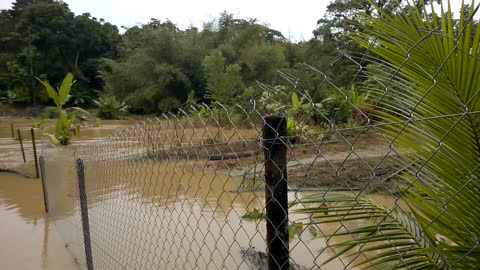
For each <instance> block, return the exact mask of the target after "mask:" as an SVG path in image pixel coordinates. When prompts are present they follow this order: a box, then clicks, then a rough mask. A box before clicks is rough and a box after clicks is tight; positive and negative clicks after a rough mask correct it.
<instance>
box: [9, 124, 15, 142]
mask: <svg viewBox="0 0 480 270" xmlns="http://www.w3.org/2000/svg"><path fill="white" fill-rule="evenodd" d="M10 129H11V130H12V139H15V132H14V131H13V123H11V124H10Z"/></svg>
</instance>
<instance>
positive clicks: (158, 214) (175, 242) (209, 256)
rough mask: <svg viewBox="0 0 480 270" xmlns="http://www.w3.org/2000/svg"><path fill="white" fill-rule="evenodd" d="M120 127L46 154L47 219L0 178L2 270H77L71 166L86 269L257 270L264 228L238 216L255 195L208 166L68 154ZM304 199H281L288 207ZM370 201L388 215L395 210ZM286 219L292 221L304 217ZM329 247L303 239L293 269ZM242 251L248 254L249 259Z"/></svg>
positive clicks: (251, 186) (338, 264) (100, 152)
mask: <svg viewBox="0 0 480 270" xmlns="http://www.w3.org/2000/svg"><path fill="white" fill-rule="evenodd" d="M123 124H124V123H121V124H118V125H115V124H113V123H112V124H111V125H110V126H105V127H103V128H97V129H95V128H87V129H85V130H84V131H83V132H82V140H77V141H74V143H73V146H71V147H67V148H63V150H60V151H59V150H58V149H55V150H52V149H50V151H48V150H47V152H46V154H47V155H46V171H47V190H48V198H49V205H50V213H49V216H48V217H47V216H46V215H45V214H44V210H43V198H42V192H41V184H40V181H38V180H29V179H25V178H22V177H19V176H15V175H12V174H0V228H1V229H0V230H1V231H0V240H1V244H0V269H77V268H85V257H84V246H83V235H82V231H81V227H82V222H81V217H80V206H79V198H78V184H77V177H76V170H75V158H77V157H81V158H83V159H84V164H85V178H86V179H85V182H86V189H87V196H88V211H89V220H90V234H91V236H92V250H93V261H94V266H96V267H97V268H98V269H145V267H146V266H150V267H151V269H255V268H257V267H260V266H259V265H256V262H255V258H253V259H252V258H250V257H255V256H256V255H258V256H260V257H261V256H262V255H261V254H264V252H265V250H266V244H265V238H266V224H265V221H264V220H248V219H244V218H243V215H245V214H246V213H247V212H248V211H252V210H254V209H260V210H263V209H264V206H265V203H264V201H265V195H264V190H263V187H261V185H259V184H258V182H257V183H251V181H250V180H251V179H246V178H245V175H241V174H238V172H236V173H233V171H231V170H229V169H228V168H227V169H226V168H223V167H222V168H219V167H218V166H217V165H218V164H217V165H215V164H212V163H211V162H209V161H208V160H206V159H199V160H188V159H184V160H182V159H165V160H151V159H143V158H141V159H137V158H132V156H134V155H133V154H131V153H127V154H125V153H124V152H125V151H126V152H128V151H133V150H131V149H130V150H129V149H127V148H128V147H125V149H121V150H118V149H117V150H115V151H121V152H122V154H125V155H126V156H128V157H129V158H112V159H108V158H105V153H108V155H113V154H114V153H115V152H108V151H112V150H111V149H109V150H108V149H102V148H101V147H92V148H91V149H88V151H83V152H81V153H78V152H75V154H74V149H76V148H77V147H78V146H79V145H84V144H88V143H92V142H94V141H96V140H97V139H98V138H99V137H102V136H105V135H107V134H109V133H111V132H112V130H113V128H117V127H121V126H122V125H123ZM3 135H5V136H8V132H2V136H3ZM5 136H4V137H5ZM198 140H199V141H200V140H201V138H200V139H198ZM120 144H121V142H120ZM107 150H108V151H107ZM136 150H138V149H136ZM12 151H13V150H12ZM133 152H135V151H133ZM140 152H142V150H140ZM134 154H135V153H134ZM120 156H121V155H120ZM112 157H114V156H112ZM224 165H225V164H224ZM244 169H245V168H244ZM251 169H253V168H246V169H245V170H246V171H251ZM255 169H261V168H255ZM257 173H259V172H258V171H257ZM311 193H312V192H289V201H294V200H296V199H299V198H302V197H304V196H306V195H309V194H311ZM374 197H375V199H376V200H379V201H381V202H382V203H384V204H386V205H387V206H393V205H394V204H395V203H396V202H395V200H394V199H392V198H387V197H384V196H380V195H375V196H374ZM292 210H294V209H290V212H291V213H290V215H289V219H290V221H291V222H293V221H299V220H301V219H302V218H305V216H303V215H300V214H295V213H294V212H293V211H292ZM339 228H340V224H335V223H331V224H328V225H322V226H321V227H319V228H317V229H318V230H319V231H321V233H323V234H325V235H328V234H331V233H333V232H335V231H336V230H338V229H339ZM4 243H8V244H4ZM327 246H328V244H327V243H326V242H325V240H324V238H320V237H314V236H312V235H311V234H310V233H309V231H308V230H304V231H303V232H302V233H301V234H297V235H295V236H294V238H293V239H292V240H291V242H290V250H291V258H292V261H293V262H294V263H295V264H296V265H297V266H298V267H299V268H300V269H310V268H312V267H313V268H318V266H319V265H321V264H322V262H323V261H325V260H327V259H328V258H329V257H330V256H332V255H333V254H334V251H333V250H330V249H328V248H326V247H327ZM245 250H250V251H251V250H253V252H250V255H251V256H250V257H249V256H248V254H247V256H246V255H245V254H246V253H245ZM257 263H258V262H257ZM3 264H5V265H3ZM347 264H348V260H342V259H337V260H333V261H331V262H330V263H328V264H327V265H325V266H322V269H326V270H328V269H343V268H345V266H346V265H347Z"/></svg>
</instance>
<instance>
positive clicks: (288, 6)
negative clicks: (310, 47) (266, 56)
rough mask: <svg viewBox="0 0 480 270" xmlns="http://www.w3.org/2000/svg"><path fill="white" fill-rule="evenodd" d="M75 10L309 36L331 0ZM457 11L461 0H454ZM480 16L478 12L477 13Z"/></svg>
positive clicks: (181, 2)
mask: <svg viewBox="0 0 480 270" xmlns="http://www.w3.org/2000/svg"><path fill="white" fill-rule="evenodd" d="M12 2H13V1H12V0H0V9H9V8H10V7H11V3H12ZM65 2H66V3H68V5H69V6H70V9H71V10H72V11H73V12H75V14H82V13H85V12H89V13H90V14H91V15H92V16H94V17H97V18H103V19H105V20H106V21H108V22H110V23H112V24H115V25H117V26H118V27H119V28H120V26H122V25H125V26H135V25H137V24H143V23H146V22H148V21H149V20H150V18H157V19H159V20H161V21H164V20H166V19H167V18H168V19H170V20H171V21H172V22H174V23H176V24H177V25H178V26H179V27H180V28H182V29H185V28H187V27H188V26H190V25H194V26H197V27H199V28H200V27H201V26H202V22H205V21H209V20H212V19H214V18H218V15H219V14H220V13H221V12H222V11H224V10H225V11H227V12H229V13H232V14H234V17H235V18H241V19H246V18H251V17H253V18H257V19H258V21H259V22H260V23H267V24H268V25H269V26H270V27H271V28H273V29H276V30H279V31H281V32H282V34H283V35H284V36H285V37H287V38H288V37H290V39H291V40H294V41H300V40H302V39H304V40H308V39H309V38H311V37H312V31H313V29H315V25H316V22H317V20H318V19H319V18H321V17H322V16H323V15H324V13H325V9H326V6H327V5H328V3H329V2H330V0H297V1H279V0H203V1H199V0H196V1H194V0H170V1H165V0H164V1H160V0H66V1H65ZM444 2H446V0H444ZM450 2H451V3H452V9H453V10H454V11H457V10H458V9H459V7H460V5H461V2H462V1H461V0H451V1H450ZM466 2H470V1H469V0H467V1H466ZM477 3H478V1H477ZM477 17H478V16H477Z"/></svg>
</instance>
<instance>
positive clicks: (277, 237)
mask: <svg viewBox="0 0 480 270" xmlns="http://www.w3.org/2000/svg"><path fill="white" fill-rule="evenodd" d="M262 133H263V147H264V155H265V204H266V212H267V253H268V269H269V270H273V269H282V270H287V269H289V267H290V264H289V246H288V187H287V145H286V142H287V141H286V140H287V138H286V135H287V118H286V117H285V116H267V117H266V118H265V125H264V126H263V132H262Z"/></svg>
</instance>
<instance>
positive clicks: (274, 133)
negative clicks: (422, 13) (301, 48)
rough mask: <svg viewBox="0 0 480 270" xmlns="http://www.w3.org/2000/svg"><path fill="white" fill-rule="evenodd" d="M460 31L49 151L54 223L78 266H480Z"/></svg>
mask: <svg viewBox="0 0 480 270" xmlns="http://www.w3.org/2000/svg"><path fill="white" fill-rule="evenodd" d="M459 23H460V22H459ZM462 27H463V26H462V25H459V26H458V29H459V30H458V33H457V35H456V36H455V38H454V39H452V38H451V37H450V36H449V38H448V39H447V41H446V43H442V44H443V45H444V46H445V47H442V48H443V49H444V51H442V52H440V51H435V52H434V53H433V52H432V51H431V50H430V51H429V50H428V48H430V47H429V46H431V45H432V43H431V42H434V41H436V40H437V39H442V38H445V37H444V36H445V35H446V34H445V32H442V31H441V30H438V28H437V27H435V29H434V30H428V31H427V30H425V31H424V32H422V33H424V34H423V35H422V36H421V37H419V38H417V37H412V38H411V39H410V40H409V41H408V42H405V41H404V39H401V38H400V37H398V36H395V34H391V35H390V34H389V35H390V36H389V38H390V43H388V44H387V43H386V42H385V41H384V40H382V39H381V38H379V39H378V40H374V41H373V44H371V45H370V46H369V50H368V51H367V52H366V53H363V54H359V55H355V54H353V55H350V54H347V53H341V54H339V56H338V57H337V58H335V59H334V60H333V61H332V62H331V63H329V64H328V65H325V66H323V67H313V66H311V65H308V64H303V65H302V66H301V67H299V70H298V73H297V74H295V75H292V74H288V73H287V72H283V71H279V72H277V73H276V75H275V77H274V78H273V80H272V82H271V83H270V84H268V85H267V84H260V83H259V84H258V87H257V92H256V93H255V94H254V95H253V99H252V102H251V103H250V104H243V105H239V104H234V105H226V104H223V105H222V104H218V103H217V104H212V105H211V106H207V105H204V106H199V107H192V108H189V109H184V110H181V109H180V110H179V111H178V113H177V114H168V115H167V114H166V115H163V116H162V117H160V118H158V119H154V120H151V121H145V122H143V123H139V124H136V125H132V126H129V127H127V128H124V129H120V130H117V131H116V132H115V133H114V134H113V135H111V136H109V137H107V138H104V139H102V140H100V141H98V142H95V143H93V144H90V145H83V146H79V147H77V148H62V149H61V150H60V149H59V148H55V147H51V146H49V145H48V144H47V143H45V144H44V147H43V158H44V160H45V167H44V168H45V177H46V180H47V181H46V183H47V191H48V204H49V213H50V216H51V217H52V218H54V219H55V221H56V225H57V226H56V227H57V228H58V229H59V231H60V232H61V234H62V235H63V236H64V239H65V241H66V246H67V247H68V248H69V249H71V251H72V254H73V255H74V256H75V258H76V259H77V261H78V263H79V264H80V265H81V266H82V267H83V268H85V269H94V268H95V269H319V268H320V269H364V268H371V269H476V268H478V261H479V259H478V258H479V255H478V254H480V246H479V245H480V244H479V243H480V242H479V235H480V231H479V226H478V224H477V223H478V220H480V211H479V208H478V205H477V204H478V199H479V195H478V194H480V193H479V191H480V184H479V180H478V175H479V171H478V167H479V164H480V163H479V161H480V159H479V157H480V155H479V151H480V150H479V149H480V147H479V145H480V143H479V139H478V138H479V137H477V135H479V131H480V128H479V127H480V121H479V117H478V113H479V112H480V108H479V104H480V101H479V100H480V99H479V95H478V94H479V93H480V87H479V81H478V77H479V76H478V75H479V73H478V67H480V63H479V61H478V53H479V52H478V46H477V47H475V48H476V49H474V50H473V49H472V50H465V49H464V47H462V46H463V45H461V43H462V40H463V39H465V36H467V38H468V39H470V36H469V35H471V34H470V32H469V31H468V29H467V28H465V27H464V28H462ZM422 31H423V30H422ZM432 40H433V41H432ZM448 40H452V42H453V43H452V44H451V46H450V45H449V41H448ZM371 41H372V40H369V42H371ZM401 41H402V42H403V43H401ZM477 41H478V40H477ZM391 44H394V45H396V46H397V47H396V48H398V46H399V47H400V49H398V50H396V51H393V49H392V48H390V47H389V45H391ZM404 48H405V49H404ZM391 52H393V53H391ZM382 53H384V54H382ZM389 53H391V54H394V57H393V58H392V59H390V60H391V62H388V61H387V60H386V59H385V58H381V57H387V56H391V54H389ZM435 53H436V54H438V55H435ZM395 54H396V55H395ZM432 54H433V55H434V56H432ZM425 57H426V58H425ZM438 57H440V58H441V61H437V60H438ZM442 57H443V58H442ZM430 58H431V59H433V60H432V61H430V60H429V59H430ZM419 59H420V60H424V62H421V61H419ZM459 61H466V62H468V66H467V65H464V66H462V67H461V71H462V72H458V73H457V72H456V70H455V68H457V66H455V64H457V62H459ZM461 63H463V62H461ZM340 64H341V65H340ZM338 65H340V66H341V67H342V68H345V67H347V68H348V70H349V71H350V76H351V80H350V81H349V83H348V84H343V85H342V86H339V84H338V80H337V79H338V78H337V77H336V75H338V74H336V72H335V71H338V70H339V69H338ZM469 67H470V68H471V70H469V71H467V69H468V68H469ZM462 68H463V69H462ZM451 74H455V75H454V76H453V77H452V76H450V75H451ZM456 76H457V77H456ZM452 78H453V79H454V80H453V81H452V80H450V79H452ZM458 85H460V86H462V87H461V88H460V87H458Z"/></svg>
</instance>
